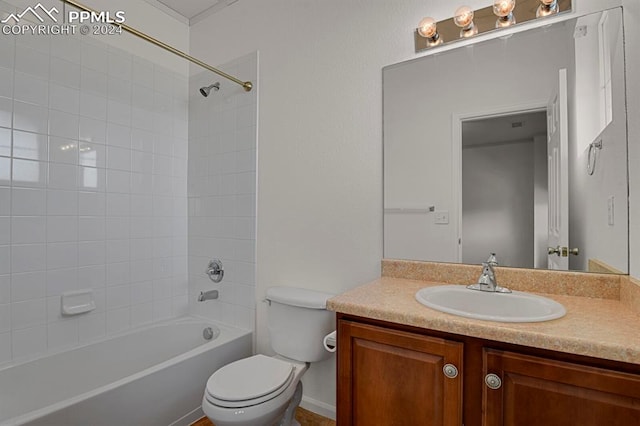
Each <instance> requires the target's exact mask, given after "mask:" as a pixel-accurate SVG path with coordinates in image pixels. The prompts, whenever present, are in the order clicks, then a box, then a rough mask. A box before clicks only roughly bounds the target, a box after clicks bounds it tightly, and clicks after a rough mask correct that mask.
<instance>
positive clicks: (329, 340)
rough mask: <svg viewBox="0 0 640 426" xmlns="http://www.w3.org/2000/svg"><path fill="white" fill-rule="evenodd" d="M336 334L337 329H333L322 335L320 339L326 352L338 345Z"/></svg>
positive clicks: (333, 350)
mask: <svg viewBox="0 0 640 426" xmlns="http://www.w3.org/2000/svg"><path fill="white" fill-rule="evenodd" d="M336 336H337V331H336V330H334V331H332V332H331V333H329V334H327V335H326V336H324V339H322V345H323V346H324V348H325V350H327V351H328V352H335V351H336V349H337V347H338V339H337V337H336Z"/></svg>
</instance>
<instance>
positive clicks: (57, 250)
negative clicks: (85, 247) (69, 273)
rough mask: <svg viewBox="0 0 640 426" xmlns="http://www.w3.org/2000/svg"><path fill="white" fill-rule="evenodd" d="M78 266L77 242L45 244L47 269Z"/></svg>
mask: <svg viewBox="0 0 640 426" xmlns="http://www.w3.org/2000/svg"><path fill="white" fill-rule="evenodd" d="M76 266H78V243H77V242H72V243H49V244H47V269H62V268H73V267H76Z"/></svg>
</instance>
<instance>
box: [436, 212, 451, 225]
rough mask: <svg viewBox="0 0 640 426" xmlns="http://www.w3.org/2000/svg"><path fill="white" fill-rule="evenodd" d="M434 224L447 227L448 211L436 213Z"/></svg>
mask: <svg viewBox="0 0 640 426" xmlns="http://www.w3.org/2000/svg"><path fill="white" fill-rule="evenodd" d="M435 222H436V224H438V225H448V224H449V211H448V210H443V211H439V212H436V216H435Z"/></svg>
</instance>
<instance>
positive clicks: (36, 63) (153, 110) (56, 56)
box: [0, 37, 188, 363]
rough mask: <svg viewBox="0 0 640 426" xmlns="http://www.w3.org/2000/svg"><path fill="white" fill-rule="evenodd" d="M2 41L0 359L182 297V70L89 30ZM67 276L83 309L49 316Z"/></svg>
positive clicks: (150, 317)
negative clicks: (86, 295) (88, 309)
mask: <svg viewBox="0 0 640 426" xmlns="http://www.w3.org/2000/svg"><path fill="white" fill-rule="evenodd" d="M14 44H15V38H14V37H11V38H5V37H3V38H0V51H2V52H3V55H0V347H1V348H0V363H2V362H5V361H7V360H11V359H24V358H29V357H33V356H37V355H39V354H41V353H43V352H46V351H47V350H52V351H57V350H62V349H65V348H68V347H73V346H76V345H78V344H80V343H84V342H87V341H90V340H93V339H96V338H100V337H102V336H104V335H105V334H107V333H115V332H119V331H122V330H126V329H128V328H129V327H130V326H131V324H132V323H133V324H134V325H139V324H144V323H147V322H151V321H154V320H158V319H164V318H168V317H170V316H171V315H176V314H184V313H186V312H187V309H186V307H187V306H188V299H187V297H186V295H187V291H186V290H187V282H188V280H187V269H186V267H185V266H184V265H183V264H186V261H185V260H186V259H187V249H188V246H187V244H186V236H184V237H181V238H183V239H182V240H176V239H175V238H174V237H173V236H174V235H178V236H182V235H186V233H187V232H186V227H185V223H186V215H187V213H188V209H187V207H186V204H187V198H186V175H187V168H186V167H187V166H186V165H187V160H186V158H187V151H186V147H187V137H188V134H187V130H188V129H187V126H186V124H185V123H186V120H187V119H188V104H187V103H186V102H185V101H184V100H183V101H182V103H180V102H178V101H177V100H178V99H179V98H181V97H183V98H184V99H186V98H187V93H186V90H187V89H188V88H187V86H186V84H184V83H185V82H186V78H182V79H181V82H182V83H183V85H182V88H179V87H178V85H176V84H174V83H173V80H176V76H175V75H174V74H172V73H168V72H165V71H163V68H162V67H159V66H156V65H154V64H153V63H151V62H148V61H145V60H142V59H139V58H133V57H132V56H131V55H130V54H127V53H124V52H123V51H120V50H118V49H117V48H114V47H107V45H105V44H103V43H102V42H101V41H99V40H87V39H76V38H64V40H62V38H54V37H41V38H36V37H30V38H21V40H20V42H19V44H20V47H19V49H16V48H15V47H14ZM7 55H8V56H7ZM14 58H15V60H14ZM14 66H15V72H14ZM3 67H4V68H3ZM154 74H157V75H158V78H155V77H154ZM156 83H157V84H159V86H158V87H156V85H155V84H156ZM181 91H184V93H182V92H181ZM132 129H133V130H132ZM176 131H177V132H179V133H180V134H175V135H174V134H173V132H176ZM176 138H179V139H176ZM154 155H155V156H156V157H155V158H154ZM177 155H180V156H181V157H180V159H179V160H177V159H176V158H175V157H176V156H177ZM154 164H155V167H156V168H155V169H154ZM132 171H133V173H132ZM154 173H155V176H154ZM132 194H135V195H134V196H133V197H132ZM174 195H175V196H174ZM154 196H156V198H155V200H154ZM158 196H159V197H158ZM181 202H182V203H183V204H184V206H181V204H180V203H181ZM154 216H156V217H154ZM180 217H181V219H180ZM154 255H155V256H156V258H155V259H154ZM180 259H182V261H181V260H180ZM153 277H156V278H157V280H156V281H155V287H154V281H153ZM132 279H135V281H133V284H132ZM80 288H91V289H93V290H94V299H95V301H96V305H97V309H96V311H94V312H93V313H91V314H89V315H86V316H82V317H81V318H71V319H69V318H65V317H63V316H62V315H61V312H60V300H61V299H60V297H61V294H62V293H64V292H67V291H73V290H77V289H80ZM154 290H155V295H156V301H155V302H157V303H155V302H154ZM132 304H133V305H134V306H135V308H134V307H131V305H132ZM132 312H133V314H132ZM7 348H8V349H7Z"/></svg>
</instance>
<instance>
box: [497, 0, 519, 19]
mask: <svg viewBox="0 0 640 426" xmlns="http://www.w3.org/2000/svg"><path fill="white" fill-rule="evenodd" d="M515 7H516V0H495V1H494V2H493V13H494V14H495V15H496V16H497V17H499V18H507V17H508V16H509V15H511V13H512V12H513V9H515Z"/></svg>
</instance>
